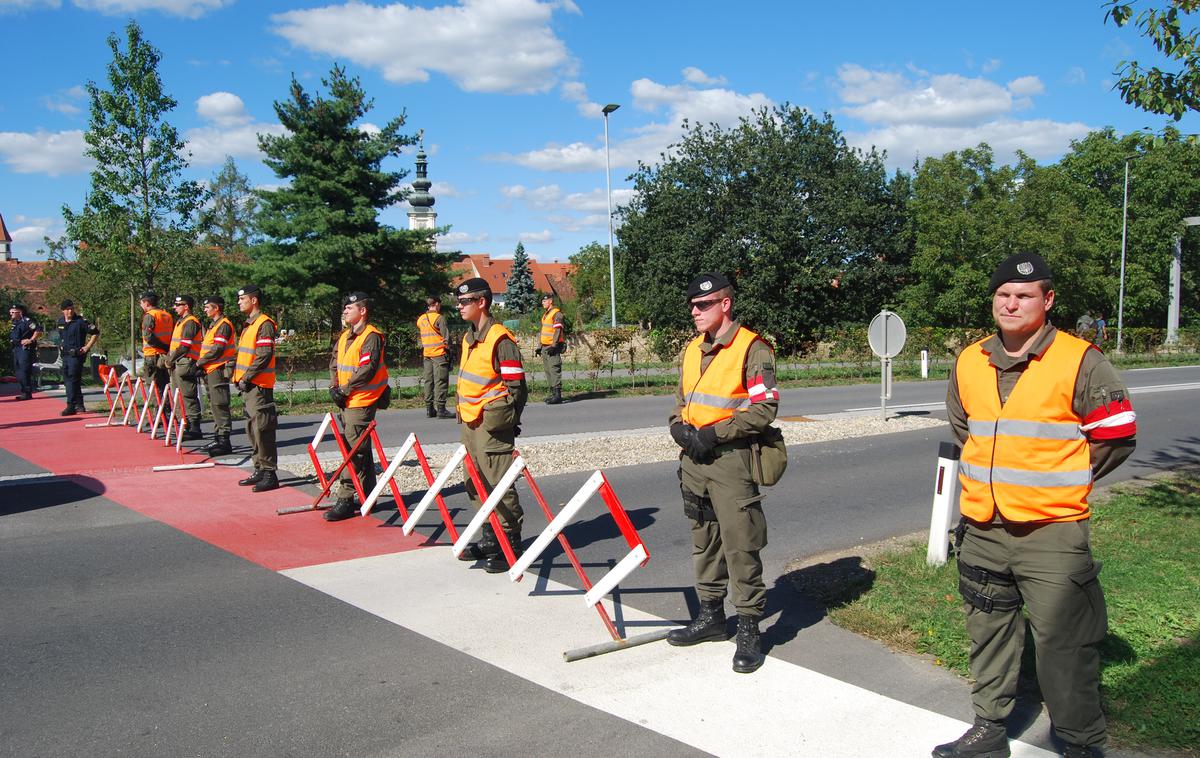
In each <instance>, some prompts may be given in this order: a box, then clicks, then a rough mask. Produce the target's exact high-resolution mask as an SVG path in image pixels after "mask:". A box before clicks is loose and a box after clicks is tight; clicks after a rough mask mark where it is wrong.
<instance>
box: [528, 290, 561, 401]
mask: <svg viewBox="0 0 1200 758" xmlns="http://www.w3.org/2000/svg"><path fill="white" fill-rule="evenodd" d="M542 307H543V308H545V313H543V314H542V331H541V333H540V334H539V335H538V343H539V344H538V348H537V350H536V351H535V352H536V353H537V354H538V355H540V356H542V365H543V366H544V367H545V369H546V385H547V387H548V392H549V394H548V396H547V397H546V404H547V405H558V404H559V403H561V402H562V401H563V399H562V351H563V349H564V348H565V347H566V340H565V338H564V337H563V315H562V311H560V310H559V309H558V308H555V307H554V295H553V294H552V293H549V292H547V293H546V294H545V295H543V296H542Z"/></svg>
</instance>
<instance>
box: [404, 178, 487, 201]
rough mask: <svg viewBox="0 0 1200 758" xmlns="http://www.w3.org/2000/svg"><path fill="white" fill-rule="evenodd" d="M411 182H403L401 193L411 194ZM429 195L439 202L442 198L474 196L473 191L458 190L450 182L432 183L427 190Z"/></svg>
mask: <svg viewBox="0 0 1200 758" xmlns="http://www.w3.org/2000/svg"><path fill="white" fill-rule="evenodd" d="M412 188H413V186H412V182H405V183H404V184H401V185H400V191H401V192H411V191H412ZM429 194H431V195H433V197H434V199H435V200H440V199H441V198H443V197H467V196H469V195H474V194H475V192H474V191H468V190H460V189H459V188H458V186H457V185H454V184H451V183H450V182H434V183H433V187H432V188H431V189H430V190H429Z"/></svg>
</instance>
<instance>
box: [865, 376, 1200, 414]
mask: <svg viewBox="0 0 1200 758" xmlns="http://www.w3.org/2000/svg"><path fill="white" fill-rule="evenodd" d="M1196 389H1200V382H1188V383H1185V384H1148V385H1146V386H1144V387H1130V388H1129V391H1130V392H1131V393H1134V394H1138V395H1150V394H1154V393H1156V392H1182V391H1185V390H1196ZM945 407H946V403H945V402H936V403H909V404H907V405H891V404H889V405H888V410H889V411H901V410H912V411H916V410H921V411H935V410H941V409H944V408H945ZM877 410H879V406H878V405H872V406H867V407H864V408H846V409H845V411H843V412H844V413H860V412H863V411H877Z"/></svg>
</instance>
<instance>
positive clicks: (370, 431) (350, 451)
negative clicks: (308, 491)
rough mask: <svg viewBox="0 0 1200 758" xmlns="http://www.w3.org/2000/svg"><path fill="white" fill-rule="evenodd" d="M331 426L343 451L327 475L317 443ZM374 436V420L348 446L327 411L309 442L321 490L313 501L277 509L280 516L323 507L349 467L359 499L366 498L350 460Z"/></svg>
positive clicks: (334, 436) (309, 451)
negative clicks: (324, 501) (350, 445)
mask: <svg viewBox="0 0 1200 758" xmlns="http://www.w3.org/2000/svg"><path fill="white" fill-rule="evenodd" d="M331 426H332V427H333V438H334V440H336V441H337V443H338V449H339V450H341V451H342V462H341V463H340V464H339V465H338V467H337V468H336V469H335V470H334V471H333V473H332V474H329V475H326V474H325V471H324V469H322V468H321V461H320V459H319V458H317V445H319V444H320V442H321V438H322V437H324V436H325V431H326V430H327V429H328V428H329V427H331ZM374 436H375V422H374V421H372V422H371V423H369V424H367V428H366V429H364V430H363V432H362V434H361V435H359V438H358V439H357V440H355V442H354V446H353V447H351V448H347V447H346V442H345V438H344V437H343V436H342V432H341V430H340V429H338V425H337V422H336V421H334V419H333V414H332V413H326V414H325V418H324V419H322V421H321V426H320V427H319V428H318V430H317V434H316V436H314V437H313V440H312V442H311V443H309V446H308V453H309V456H310V457H311V458H312V460H313V467H314V468H315V469H316V472H317V478H318V479H319V480H320V481H321V491H320V492H318V493H317V496H316V498H314V499H313V501H312V502H311V503H309V504H308V505H296V506H289V507H287V508H279V509H277V510H276V511H275V513H276V514H277V515H279V516H283V515H286V514H289V513H303V512H304V511H315V510H317V509H318V508H320V507H321V501H322V500H324V499H325V496H326V495H328V494H329V490H330V489H331V488H332V487H333V484H334V482H336V481H337V479H338V476H339V475H341V473H342V470H343V469H345V468H347V467H349V468H350V479H351V481H352V482H353V483H354V489H355V491H356V492H357V493H358V497H359V500H365V499H366V498H365V497H364V495H363V490H362V483H361V482H359V481H358V472H357V471H355V469H354V464H353V463H351V462H350V460H351V459H352V458H353V457H354V455H355V453H357V452H358V449H359V448H361V447H362V446H363V445H365V444H367V443H369V442H370V441H371V439H372V437H374ZM376 439H377V438H376Z"/></svg>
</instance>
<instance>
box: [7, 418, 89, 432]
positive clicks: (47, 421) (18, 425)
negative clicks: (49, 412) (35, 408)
mask: <svg viewBox="0 0 1200 758" xmlns="http://www.w3.org/2000/svg"><path fill="white" fill-rule="evenodd" d="M78 422H79V418H78V417H74V418H72V417H66V418H63V417H59V416H55V417H54V418H40V419H37V420H36V421H16V422H13V423H11V424H0V429H24V428H27V427H34V426H51V425H53V424H75V423H78Z"/></svg>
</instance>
